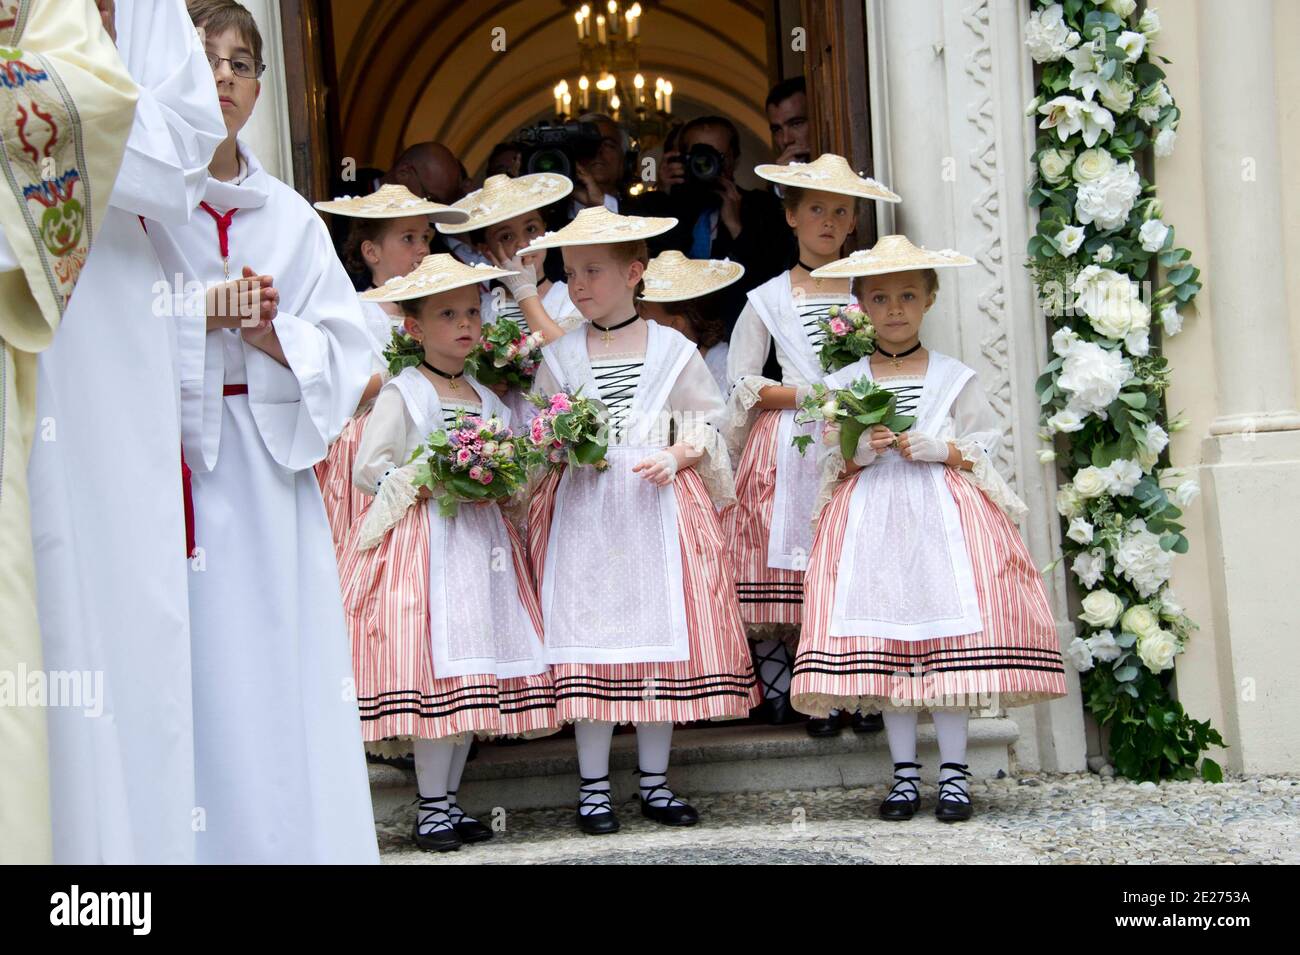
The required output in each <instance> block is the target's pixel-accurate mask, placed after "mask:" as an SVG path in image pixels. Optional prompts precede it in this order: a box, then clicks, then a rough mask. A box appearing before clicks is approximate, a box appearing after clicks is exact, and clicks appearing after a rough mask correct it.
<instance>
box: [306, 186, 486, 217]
mask: <svg viewBox="0 0 1300 955" xmlns="http://www.w3.org/2000/svg"><path fill="white" fill-rule="evenodd" d="M315 205H316V208H317V209H319V210H320V211H321V212H329V213H333V214H334V215H336V216H350V217H352V218H353V219H401V218H404V217H406V216H425V217H426V218H429V219H432V220H434V221H435V222H464V221H465V220H466V219H467V218H469V216H468V215H467V214H466V213H464V212H461V211H460V210H459V209H453V208H452V207H451V206H444V205H442V204H441V203H438V202H430V201H429V200H428V199H421V198H420V197H419V196H417V195H416V194H415V193H413V192H412V191H411V190H410V189H407V188H406V187H405V186H399V185H387V186H380V187H379V188H378V189H376V190H375V191H374V192H372V193H371V194H370V195H368V196H340V197H339V198H337V199H333V200H330V201H329V202H318V203H316V204H315Z"/></svg>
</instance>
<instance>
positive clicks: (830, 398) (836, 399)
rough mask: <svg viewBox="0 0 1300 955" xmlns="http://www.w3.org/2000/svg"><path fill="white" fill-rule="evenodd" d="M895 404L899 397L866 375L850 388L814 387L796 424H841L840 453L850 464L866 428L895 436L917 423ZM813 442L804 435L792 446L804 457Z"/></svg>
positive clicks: (796, 418) (801, 409) (795, 439)
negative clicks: (881, 428) (882, 428)
mask: <svg viewBox="0 0 1300 955" xmlns="http://www.w3.org/2000/svg"><path fill="white" fill-rule="evenodd" d="M896 404H897V396H895V394H894V393H893V392H892V391H890V390H889V389H888V388H882V387H880V386H879V385H878V384H876V383H875V382H874V381H872V380H871V379H870V378H868V377H867V376H866V375H863V376H862V377H861V378H859V379H858V380H857V381H855V382H853V383H852V384H851V385H849V386H848V387H847V388H839V389H834V390H832V389H828V388H827V387H825V386H824V385H813V389H812V394H811V395H809V396H808V397H807V398H806V399H804V403H803V405H802V406H801V407H800V409H799V413H798V414H797V415H795V421H797V422H799V423H800V424H807V423H808V422H810V421H824V422H826V423H827V424H835V423H838V424H839V426H840V453H841V454H843V455H844V460H846V461H848V460H851V459H852V458H853V455H854V453H855V452H856V451H857V449H858V439H859V438H861V437H862V433H863V432H864V431H866V430H867V429H869V428H872V427H874V426H875V425H878V424H882V425H884V426H885V427H886V428H888V429H889V430H890V431H893V432H894V433H895V434H901V433H902V432H904V431H906V430H907V429H908V428H910V427H912V425H914V424H915V423H916V418H915V417H914V416H912V415H905V414H899V413H898V412H897V410H896ZM812 440H813V438H812V435H810V434H801V435H798V436H796V437H795V438H794V440H793V441H792V443H793V444H794V446H795V447H797V448H798V449H799V453H800V454H805V453H807V450H808V445H810V444H812Z"/></svg>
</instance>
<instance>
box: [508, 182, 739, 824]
mask: <svg viewBox="0 0 1300 955" xmlns="http://www.w3.org/2000/svg"><path fill="white" fill-rule="evenodd" d="M674 222H675V220H673V219H645V218H639V217H635V216H620V215H617V214H615V213H612V212H610V211H609V210H608V209H605V208H604V207H599V206H598V207H593V208H589V209H584V210H582V212H580V213H579V214H578V216H577V217H576V218H575V219H574V220H573V222H571V223H570V224H569V225H567V226H565V227H564V228H563V229H561V230H560V231H559V232H556V233H552V234H548V235H545V236H543V237H542V238H540V239H538V240H537V241H536V242H534V243H533V244H532V245H531V246H529V248H528V250H527V251H528V252H532V251H539V250H541V249H547V248H556V247H559V248H561V249H563V253H564V266H565V272H566V276H567V282H568V288H569V295H570V296H571V297H572V298H573V301H574V303H575V304H576V305H577V306H578V308H579V309H580V310H581V312H582V315H583V317H584V318H585V319H586V320H587V322H589V323H590V324H587V325H584V326H581V327H579V328H576V329H574V330H573V331H571V332H569V333H568V334H566V335H565V336H564V337H563V338H561V339H560V340H559V341H556V342H554V343H552V344H550V345H548V346H547V347H546V348H545V349H544V354H545V361H544V363H543V366H542V368H541V369H540V370H539V371H538V374H537V379H536V381H535V383H534V390H535V391H536V392H538V393H540V394H544V395H550V394H554V393H556V392H560V391H563V392H566V393H568V394H574V393H575V392H578V391H579V390H580V391H581V394H582V395H584V396H588V397H593V398H597V399H599V400H600V401H602V402H604V403H605V404H606V405H607V406H608V408H609V413H610V429H609V451H608V460H609V468H608V469H607V470H605V471H603V472H600V471H597V470H595V469H593V468H590V467H583V468H577V469H572V468H566V469H564V470H563V471H562V472H556V473H552V474H551V475H549V476H548V477H547V478H546V479H545V480H543V481H542V483H541V484H540V485H539V487H538V488H537V490H536V491H535V493H534V495H533V498H532V502H531V504H530V507H529V519H528V526H529V551H530V556H531V558H532V562H533V567H534V569H535V574H534V576H535V578H536V581H537V585H538V587H539V589H540V593H541V600H542V610H543V614H544V618H545V621H546V656H547V660H548V662H549V663H550V664H551V669H552V674H553V677H554V680H555V692H556V717H557V719H558V720H560V721H561V722H570V721H572V722H575V727H574V735H575V736H576V739H577V745H578V767H579V772H580V774H581V787H580V789H579V806H578V815H577V822H578V825H579V827H580V828H581V829H582V830H583V831H584V832H588V833H593V834H600V833H607V832H614V831H616V830H617V829H618V828H619V823H618V819H617V818H616V817H615V815H614V809H613V805H612V803H611V801H610V786H609V749H610V741H611V737H612V736H613V732H614V726H615V724H617V723H625V722H630V723H633V724H634V725H635V726H636V734H637V759H638V763H639V772H640V776H641V781H640V797H641V798H640V802H641V812H642V814H643V815H645V816H646V817H648V818H650V819H654V820H655V821H657V822H661V823H664V824H666V825H676V826H686V825H692V824H694V823H695V822H696V821H697V820H698V818H699V816H698V813H696V811H695V809H694V808H692V807H691V806H690V805H688V804H687V803H686V802H684V801H683V800H682V799H680V798H678V797H677V796H676V795H675V794H674V793H673V791H672V789H671V788H669V786H668V777H667V773H668V756H669V750H670V748H671V745H672V729H673V723H681V722H689V721H692V720H701V719H727V718H737V717H743V716H745V715H746V714H748V712H749V710H750V708H751V707H753V706H754V705H756V704H757V702H758V687H757V683H756V681H755V679H754V674H753V668H752V666H751V663H750V659H749V649H748V646H747V645H746V642H745V636H744V630H743V628H742V625H741V621H740V613H739V609H738V607H737V606H736V600H735V596H734V590H733V583H732V579H731V573H730V569H729V567H728V564H727V559H726V551H725V545H724V542H723V538H722V533H721V529H720V527H719V525H718V520H717V517H716V515H715V513H714V506H715V503H718V502H725V501H726V500H728V499H729V498H731V497H732V496H733V489H732V485H731V469H730V466H729V464H728V461H727V454H726V450H725V448H724V446H723V444H722V440H721V436H720V435H719V434H718V432H717V422H718V421H719V420H720V418H721V416H722V413H723V403H722V396H721V394H720V393H719V392H718V387H717V385H716V384H715V383H714V380H713V376H712V375H711V374H710V373H709V370H708V367H707V366H706V365H705V364H704V360H703V359H702V358H701V357H700V354H699V350H698V349H697V348H696V347H695V345H694V343H692V342H691V341H689V340H688V339H686V338H685V337H683V336H682V335H680V334H678V333H677V332H675V331H673V330H672V329H670V328H666V327H664V326H662V325H658V324H654V323H646V322H645V321H643V320H642V319H641V318H640V317H638V315H637V313H636V303H635V296H636V293H637V291H638V290H639V286H640V284H641V277H642V273H643V271H644V269H645V263H646V259H647V256H646V249H645V239H647V238H649V237H650V236H654V235H659V234H661V233H662V232H666V231H667V230H668V229H670V228H672V226H673V225H674Z"/></svg>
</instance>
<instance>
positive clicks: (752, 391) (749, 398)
mask: <svg viewBox="0 0 1300 955" xmlns="http://www.w3.org/2000/svg"><path fill="white" fill-rule="evenodd" d="M780 384H781V383H780V382H779V381H773V380H772V379H771V378H764V377H763V376H762V375H746V376H745V377H743V378H740V379H737V381H736V384H735V386H734V387H733V388H732V389H731V396H730V397H729V398H728V399H727V417H726V421H725V422H724V423H723V425H722V428H721V429H720V430H721V431H722V437H723V440H724V441H725V442H726V445H727V450H728V451H729V452H730V454H731V459H732V460H734V461H739V460H740V453H741V452H742V451H744V450H745V440H746V439H747V438H748V437H749V429H750V428H752V427H753V426H754V419H755V418H756V417H757V416H758V412H757V411H756V410H755V408H754V406H755V405H757V404H758V397H759V392H760V391H762V390H763V389H764V388H766V387H768V386H769V385H777V386H779V385H780Z"/></svg>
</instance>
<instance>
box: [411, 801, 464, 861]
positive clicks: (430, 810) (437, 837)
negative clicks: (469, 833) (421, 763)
mask: <svg viewBox="0 0 1300 955" xmlns="http://www.w3.org/2000/svg"><path fill="white" fill-rule="evenodd" d="M415 801H416V802H417V803H419V804H420V808H419V809H418V810H417V811H416V813H415V825H414V827H413V828H412V830H411V838H412V840H414V842H415V844H416V845H417V846H419V847H420V848H421V849H424V850H425V851H426V852H451V851H454V850H456V849H459V848H460V847H461V842H462V840H461V837H460V834H459V833H457V832H456V829H455V827H454V826H453V825H452V824H451V815H450V814H449V813H448V811H447V807H446V806H441V805H436V804H437V803H445V802H446V801H447V800H446V798H445V797H444V798H440V799H430V798H428V797H426V796H418V795H417V796H416V797H415ZM422 830H423V831H422Z"/></svg>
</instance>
